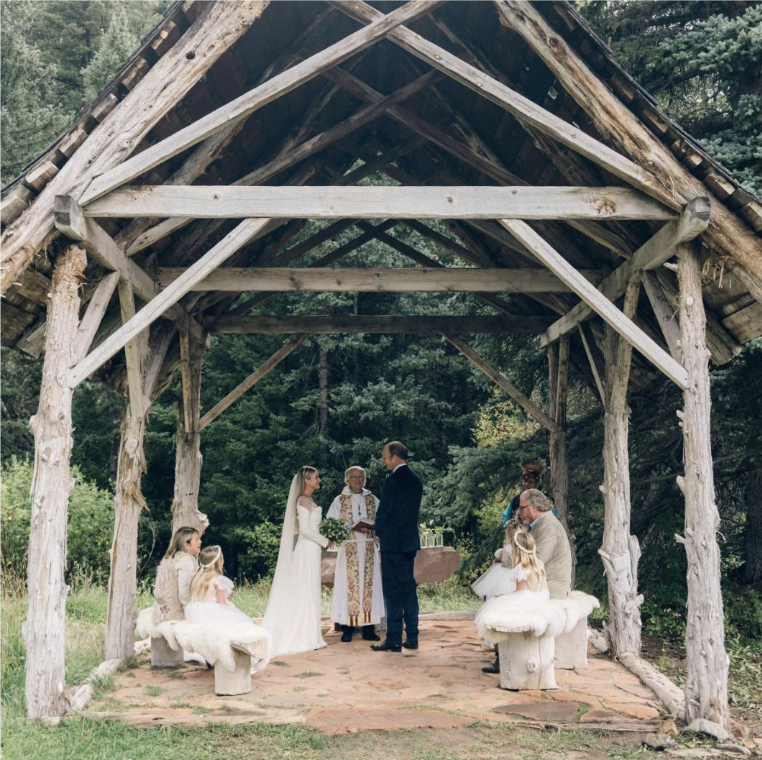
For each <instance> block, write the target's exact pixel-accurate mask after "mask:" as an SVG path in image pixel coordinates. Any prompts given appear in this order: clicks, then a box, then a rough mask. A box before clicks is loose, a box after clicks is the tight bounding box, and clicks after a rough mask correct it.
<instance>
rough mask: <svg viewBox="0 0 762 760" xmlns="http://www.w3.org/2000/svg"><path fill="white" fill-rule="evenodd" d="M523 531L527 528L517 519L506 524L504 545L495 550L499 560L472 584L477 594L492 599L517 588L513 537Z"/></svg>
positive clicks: (496, 557)
mask: <svg viewBox="0 0 762 760" xmlns="http://www.w3.org/2000/svg"><path fill="white" fill-rule="evenodd" d="M523 531H525V528H524V527H523V526H522V525H521V524H520V523H519V522H518V521H517V520H511V521H510V522H509V523H508V524H507V525H506V526H505V535H504V538H503V546H502V548H500V549H498V550H497V551H496V552H495V559H496V560H497V561H496V562H495V563H494V564H493V565H492V566H491V567H490V568H489V569H488V570H487V571H486V572H484V573H482V574H481V575H480V576H479V577H478V578H477V579H476V580H475V581H474V582H473V583H472V584H471V588H472V590H473V591H474V593H475V594H476V595H477V596H482V597H484V598H485V599H490V598H491V597H493V596H500V595H501V594H510V593H511V592H513V591H515V590H516V583H517V580H518V578H517V575H516V570H515V568H514V567H513V539H514V536H516V535H517V534H518V533H520V532H523ZM519 572H520V571H519Z"/></svg>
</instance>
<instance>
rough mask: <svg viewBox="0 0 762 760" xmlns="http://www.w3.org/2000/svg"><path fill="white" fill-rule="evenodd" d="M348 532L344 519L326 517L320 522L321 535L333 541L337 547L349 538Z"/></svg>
mask: <svg viewBox="0 0 762 760" xmlns="http://www.w3.org/2000/svg"><path fill="white" fill-rule="evenodd" d="M347 534H348V531H347V524H346V523H345V522H344V521H343V520H337V519H336V518H335V517H326V518H325V520H323V522H321V523H320V535H321V536H325V537H326V538H327V539H329V540H331V541H333V543H334V545H335V546H336V548H338V547H339V546H341V544H343V543H344V542H345V541H346V540H347Z"/></svg>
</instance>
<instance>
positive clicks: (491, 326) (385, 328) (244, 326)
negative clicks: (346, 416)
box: [204, 314, 548, 335]
mask: <svg viewBox="0 0 762 760" xmlns="http://www.w3.org/2000/svg"><path fill="white" fill-rule="evenodd" d="M547 323H548V320H547V319H546V318H545V317H524V316H503V317H398V316H386V315H383V316H376V315H365V314H362V315H359V316H354V317H324V316H306V315H305V316H287V317H269V316H268V317H224V316H223V317H209V318H208V319H206V320H204V326H205V327H206V329H207V330H209V332H213V333H239V334H246V333H307V334H311V335H315V334H325V333H416V332H418V333H447V334H448V335H449V334H451V333H456V334H457V333H491V332H494V333H529V334H533V333H537V332H541V331H542V329H543V325H546V324H547Z"/></svg>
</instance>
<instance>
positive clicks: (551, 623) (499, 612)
mask: <svg viewBox="0 0 762 760" xmlns="http://www.w3.org/2000/svg"><path fill="white" fill-rule="evenodd" d="M599 606H600V603H599V602H598V600H597V599H596V598H595V597H594V596H590V594H585V593H584V592H582V591H572V592H571V594H569V596H568V597H566V598H565V599H550V600H547V601H542V602H538V601H535V600H532V599H531V598H527V597H526V596H524V595H522V594H504V595H503V596H495V597H493V598H492V599H488V600H487V601H486V602H485V603H484V604H483V605H482V607H481V609H480V610H479V612H477V614H476V617H475V618H474V623H475V624H476V628H477V630H478V631H479V635H480V636H481V637H482V638H483V639H484V640H485V641H486V642H487V643H488V644H497V643H499V642H500V641H502V640H503V639H505V635H504V634H506V633H529V634H531V635H533V636H552V637H553V638H555V637H556V636H559V635H560V634H562V633H569V632H570V631H571V630H573V629H574V627H575V626H576V625H577V623H578V622H579V621H580V619H583V618H586V617H587V616H588V615H589V614H590V613H591V612H592V611H593V610H594V609H596V608H597V607H599Z"/></svg>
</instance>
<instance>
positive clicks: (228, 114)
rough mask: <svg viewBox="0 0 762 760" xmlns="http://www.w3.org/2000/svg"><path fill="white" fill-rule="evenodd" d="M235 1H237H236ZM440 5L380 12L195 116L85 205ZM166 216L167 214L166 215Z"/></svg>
mask: <svg viewBox="0 0 762 760" xmlns="http://www.w3.org/2000/svg"><path fill="white" fill-rule="evenodd" d="M236 5H237V3H236ZM437 5H439V2H438V1H434V2H429V1H428V0H426V1H423V0H412V2H408V3H406V4H405V5H403V6H402V7H401V8H397V9H396V10H395V11H392V13H390V14H389V15H388V16H383V17H382V18H380V19H377V21H376V22H375V23H374V24H371V25H369V26H367V27H364V28H363V29H360V30H358V31H357V32H354V33H353V34H350V35H349V36H348V37H345V38H344V39H342V40H339V41H338V42H336V43H334V44H333V45H331V46H330V47H328V48H326V49H325V50H321V51H320V52H319V53H316V54H315V55H313V56H311V57H310V58H308V59H307V60H306V61H302V62H301V63H298V64H296V65H295V66H292V67H291V68H289V69H286V71H284V72H282V73H280V74H278V75H276V76H274V77H272V78H271V79H269V80H267V81H266V82H264V83H263V84H261V85H259V86H258V87H255V88H254V89H253V90H250V91H249V92H246V93H244V94H243V95H241V96H240V97H238V98H236V99H235V100H233V101H231V102H230V103H227V104H226V105H224V106H221V107H220V108H218V109H216V110H214V111H212V112H211V113H210V114H207V115H206V116H204V117H202V118H201V119H198V120H197V121H195V122H194V123H193V124H191V125H190V126H188V127H185V128H184V129H181V130H179V131H178V132H175V134H173V135H172V136H170V137H167V138H166V139H164V140H162V141H161V142H160V143H157V144H156V145H153V146H151V147H150V148H147V149H146V150H144V151H143V152H142V153H140V154H139V155H137V156H134V157H133V158H131V159H129V160H128V161H125V162H124V163H122V164H121V165H120V166H117V167H115V168H113V169H111V170H110V171H107V172H105V173H103V174H102V175H100V176H99V177H97V178H96V179H95V180H93V182H92V183H91V184H90V186H89V187H88V188H87V190H86V191H85V193H84V194H83V196H82V203H83V204H87V203H89V202H91V201H93V200H95V199H96V198H99V197H100V196H102V195H105V194H106V193H108V192H109V191H110V190H113V189H114V188H116V187H119V186H120V185H122V184H124V183H125V182H129V181H130V180H131V179H135V177H138V176H140V175H141V174H143V173H144V172H146V171H148V170H149V169H151V168H153V167H154V166H156V165H157V164H160V163H161V162H162V161H166V160H167V159H168V158H171V157H172V156H176V155H177V154H178V153H181V152H182V151H184V150H185V149H186V148H189V147H191V146H192V145H195V144H196V143H198V142H200V141H201V140H204V139H205V138H207V137H211V135H213V134H214V133H215V132H218V131H219V130H220V129H223V128H225V127H226V126H228V125H229V124H232V123H235V122H236V121H238V120H240V119H242V118H244V117H246V116H248V115H249V114H251V113H253V112H254V111H256V110H257V109H259V108H262V107H263V106H265V105H267V104H268V103H270V102H271V101H273V100H275V99H276V98H279V97H280V96H282V95H285V94H286V93H288V92H291V90H294V89H296V88H297V87H299V85H302V84H304V83H305V82H308V81H309V80H310V79H312V78H313V77H316V76H317V75H319V74H321V73H322V72H323V71H325V70H326V69H329V68H331V67H332V66H335V65H336V64H338V63H341V62H342V61H344V60H346V59H347V58H349V57H350V56H353V55H355V54H356V53H359V52H360V51H361V50H365V49H366V48H369V47H370V46H371V45H373V44H374V43H376V42H377V41H378V40H380V39H382V38H383V37H385V36H386V35H387V34H388V33H389V31H390V30H392V29H394V28H395V27H396V26H399V25H400V24H404V23H406V22H412V21H414V20H415V19H416V18H418V17H419V16H422V15H424V14H426V13H429V12H430V11H431V10H433V9H434V8H436V6H437ZM166 216H169V215H166Z"/></svg>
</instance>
